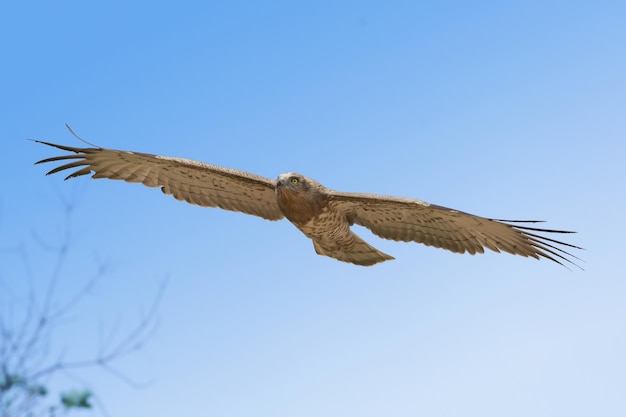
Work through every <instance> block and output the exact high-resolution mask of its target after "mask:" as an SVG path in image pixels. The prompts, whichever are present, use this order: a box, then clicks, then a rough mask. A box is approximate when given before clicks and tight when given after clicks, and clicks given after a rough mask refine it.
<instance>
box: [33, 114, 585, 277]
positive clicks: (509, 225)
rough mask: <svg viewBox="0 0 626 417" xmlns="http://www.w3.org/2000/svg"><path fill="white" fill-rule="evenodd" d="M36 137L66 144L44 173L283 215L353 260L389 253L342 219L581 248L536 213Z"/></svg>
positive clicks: (406, 238)
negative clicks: (494, 212)
mask: <svg viewBox="0 0 626 417" xmlns="http://www.w3.org/2000/svg"><path fill="white" fill-rule="evenodd" d="M67 127H68V129H69V130H70V132H72V130H71V129H70V128H69V126H67ZM72 134H74V132H72ZM74 135H75V134H74ZM75 136H76V135H75ZM77 137H78V136H77ZM78 139H80V138H78ZM81 140H82V139H81ZM36 142H39V143H42V144H44V145H48V146H52V147H55V148H58V149H60V150H63V151H67V152H69V154H65V155H62V156H55V157H52V158H47V159H44V160H41V161H39V162H37V164H40V163H47V162H61V163H62V165H60V166H58V167H56V168H54V169H52V170H51V171H50V172H48V174H47V175H49V174H54V173H56V172H59V171H63V170H67V169H76V170H75V171H74V172H71V173H70V174H69V175H68V176H67V177H66V178H65V179H66V180H67V179H69V178H73V177H78V176H81V175H87V174H90V173H92V172H93V176H92V177H93V178H109V179H113V180H124V181H126V182H139V183H142V184H144V185H146V186H148V187H160V188H161V190H162V191H163V193H165V194H170V195H172V196H173V197H174V198H176V199H177V200H181V201H186V202H188V203H191V204H196V205H199V206H202V207H219V208H222V209H224V210H231V211H237V212H242V213H246V214H252V215H255V216H259V217H262V218H264V219H267V220H280V219H282V218H284V217H286V218H287V219H288V220H289V221H290V222H291V223H293V224H294V225H295V226H296V227H297V228H298V229H300V231H302V233H304V235H305V236H307V237H308V238H310V239H311V240H312V241H313V247H314V248H315V252H317V253H318V254H320V255H325V256H329V257H331V258H335V259H338V260H340V261H343V262H350V263H353V264H356V265H365V266H368V265H374V264H377V263H379V262H384V261H387V260H390V259H394V258H393V257H392V256H390V255H387V254H386V253H383V252H381V251H379V250H378V249H376V248H374V247H373V246H371V245H369V244H368V243H366V242H365V241H364V240H363V239H361V238H360V237H359V236H357V235H356V234H355V233H354V232H352V231H351V230H350V226H352V225H354V224H357V225H361V226H364V227H366V228H368V229H369V230H371V231H372V232H373V233H374V234H375V235H377V236H379V237H382V238H384V239H391V240H395V241H403V242H417V243H423V244H425V245H428V246H434V247H437V248H442V249H447V250H449V251H452V252H456V253H466V252H467V253H470V254H472V255H474V254H476V253H483V252H484V249H485V248H488V249H491V250H492V251H495V252H500V251H504V252H508V253H511V254H514V255H521V256H524V257H532V258H535V259H541V258H546V259H549V260H551V261H554V262H556V263H558V264H561V265H564V266H565V265H566V264H572V265H576V264H575V263H574V262H573V261H572V259H571V258H575V259H578V258H576V257H575V256H574V255H572V254H571V253H568V252H567V251H566V250H565V249H567V248H574V249H581V248H579V247H577V246H574V245H571V244H568V243H564V242H561V241H558V240H555V239H552V238H549V237H547V236H546V234H547V235H549V234H564V233H574V232H569V231H564V230H551V229H543V228H536V227H529V226H528V225H527V224H528V223H535V222H536V221H515V220H496V219H488V218H484V217H479V216H475V215H472V214H469V213H464V212H462V211H458V210H453V209H450V208H447V207H442V206H437V205H434V204H429V203H427V202H424V201H420V200H416V199H412V198H403V197H390V196H382V195H376V194H359V193H347V192H339V191H334V190H331V189H329V188H326V187H324V186H323V185H321V184H320V183H318V182H317V181H315V180H313V179H311V178H307V177H305V176H304V175H301V174H297V173H294V172H287V173H284V174H280V175H279V176H278V179H276V180H272V179H268V178H264V177H260V176H258V175H254V174H251V173H248V172H245V171H240V170H236V169H230V168H225V167H221V166H216V165H211V164H207V163H203V162H198V161H193V160H189V159H182V158H173V157H167V156H159V155H151V154H147V153H139V152H128V151H118V150H113V149H106V148H100V147H97V146H95V145H92V144H90V143H89V142H86V141H84V142H86V143H87V144H89V145H90V146H93V147H87V148H77V147H71V146H63V145H56V144H53V143H48V142H42V141H36Z"/></svg>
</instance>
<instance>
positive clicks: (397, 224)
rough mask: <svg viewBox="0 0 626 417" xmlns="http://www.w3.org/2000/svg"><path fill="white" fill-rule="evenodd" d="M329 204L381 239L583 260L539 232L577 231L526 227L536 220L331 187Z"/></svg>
mask: <svg viewBox="0 0 626 417" xmlns="http://www.w3.org/2000/svg"><path fill="white" fill-rule="evenodd" d="M328 204H329V206H330V207H332V208H333V209H335V210H338V211H340V212H342V213H345V215H346V217H347V219H348V221H350V223H351V224H354V223H356V224H358V225H361V226H364V227H367V228H368V229H370V230H371V231H372V232H373V233H374V234H375V235H377V236H380V237H382V238H385V239H391V240H396V241H403V242H417V243H423V244H425V245H428V246H434V247H437V248H442V249H447V250H450V251H452V252H457V253H465V252H468V253H471V254H472V255H473V254H476V253H483V252H484V248H488V249H491V250H493V251H495V252H500V251H504V252H508V253H512V254H514V255H521V256H526V257H528V256H530V257H533V258H535V259H540V258H546V259H550V260H552V261H554V262H556V263H558V264H561V265H563V262H562V261H565V262H567V263H570V264H573V265H576V264H575V263H574V262H572V261H571V260H570V258H575V259H578V258H576V257H575V256H574V255H572V254H570V253H568V252H566V251H565V250H563V249H561V248H560V247H559V246H562V247H569V248H575V249H581V248H579V247H577V246H574V245H570V244H568V243H564V242H560V241H558V240H554V239H551V238H549V237H546V236H542V235H540V234H539V233H557V234H562V233H574V232H568V231H563V230H550V229H540V228H534V227H527V226H523V225H521V224H524V223H535V222H534V221H532V222H528V221H511V220H509V221H507V220H494V219H487V218H484V217H479V216H474V215H472V214H469V213H464V212H462V211H458V210H453V209H450V208H447V207H442V206H436V205H433V204H429V203H426V202H424V201H420V200H414V199H410V198H401V197H387V196H380V195H374V194H355V193H341V192H337V191H330V190H329V203H328ZM509 223H512V224H509Z"/></svg>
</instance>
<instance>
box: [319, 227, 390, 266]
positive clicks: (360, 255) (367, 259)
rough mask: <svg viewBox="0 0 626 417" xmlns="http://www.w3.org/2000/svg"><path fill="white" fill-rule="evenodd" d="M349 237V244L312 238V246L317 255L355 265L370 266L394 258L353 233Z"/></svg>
mask: <svg viewBox="0 0 626 417" xmlns="http://www.w3.org/2000/svg"><path fill="white" fill-rule="evenodd" d="M351 238H352V239H351V242H350V244H349V245H342V244H338V243H337V242H320V241H316V240H314V241H313V247H314V248H315V252H317V253H318V254H319V255H324V256H329V257H331V258H335V259H338V260H340V261H343V262H350V263H353V264H356V265H363V266H370V265H374V264H377V263H379V262H384V261H388V260H391V259H395V258H394V257H393V256H390V255H387V254H386V253H383V252H381V251H379V250H378V249H376V248H375V247H373V246H371V245H370V244H368V243H367V242H365V241H364V240H363V239H361V238H360V237H358V236H357V235H355V234H354V233H351Z"/></svg>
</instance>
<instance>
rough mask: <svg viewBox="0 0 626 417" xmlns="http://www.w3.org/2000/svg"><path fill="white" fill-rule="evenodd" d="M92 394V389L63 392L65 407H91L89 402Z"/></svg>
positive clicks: (62, 399)
mask: <svg viewBox="0 0 626 417" xmlns="http://www.w3.org/2000/svg"><path fill="white" fill-rule="evenodd" d="M90 396H91V391H88V390H83V391H77V390H72V391H67V392H64V393H62V394H61V402H62V403H63V405H64V406H65V408H91V404H90V403H89V397H90Z"/></svg>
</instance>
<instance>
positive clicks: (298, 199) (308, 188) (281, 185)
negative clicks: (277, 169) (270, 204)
mask: <svg viewBox="0 0 626 417" xmlns="http://www.w3.org/2000/svg"><path fill="white" fill-rule="evenodd" d="M324 190H325V189H324V187H323V186H322V185H321V184H320V183H318V182H317V181H315V180H312V179H311V178H307V177H305V176H304V175H301V174H296V173H295V172H286V173H284V174H280V175H279V176H278V179H277V180H276V196H277V200H278V205H279V207H280V208H281V210H282V211H283V214H285V216H286V217H287V218H288V219H289V220H291V221H292V222H296V223H299V222H304V221H307V220H309V219H310V218H311V217H312V216H314V215H317V214H319V213H320V212H321V210H322V209H323V207H324V206H325V204H326V195H325V193H324Z"/></svg>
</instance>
